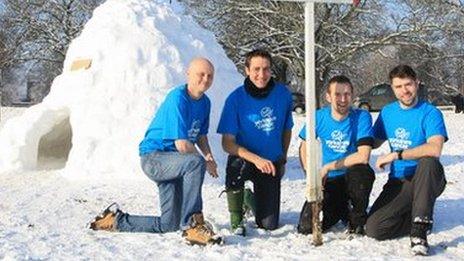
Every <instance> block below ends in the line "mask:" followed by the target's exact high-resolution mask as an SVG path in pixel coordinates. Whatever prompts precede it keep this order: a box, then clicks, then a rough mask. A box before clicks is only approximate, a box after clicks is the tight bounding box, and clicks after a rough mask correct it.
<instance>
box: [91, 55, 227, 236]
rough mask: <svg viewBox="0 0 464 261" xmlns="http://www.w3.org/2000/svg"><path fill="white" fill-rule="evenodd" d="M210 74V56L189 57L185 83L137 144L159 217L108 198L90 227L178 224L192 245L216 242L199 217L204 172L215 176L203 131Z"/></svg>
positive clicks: (155, 229)
mask: <svg viewBox="0 0 464 261" xmlns="http://www.w3.org/2000/svg"><path fill="white" fill-rule="evenodd" d="M213 75H214V67H213V65H212V64H211V62H210V61H208V60H207V59H205V58H195V59H193V60H192V61H191V63H190V65H189V67H188V70H187V84H184V85H181V86H178V87H176V88H174V89H173V90H172V91H171V92H170V93H169V94H168V95H167V96H166V99H165V100H164V102H163V103H162V104H161V106H160V107H159V109H158V111H157V112H156V115H155V117H154V118H153V120H152V122H151V123H150V125H149V127H148V130H147V131H146V133H145V137H144V139H143V140H142V142H141V143H140V145H139V154H140V157H141V165H142V169H143V171H144V173H145V174H146V175H147V177H148V178H150V179H151V180H153V181H154V182H155V183H156V184H157V185H158V189H159V199H160V206H161V216H159V217H154V216H137V215H130V214H128V213H124V212H122V211H121V210H119V207H118V205H117V204H116V203H113V204H111V205H110V206H109V207H108V208H107V209H105V210H104V211H103V213H102V214H101V215H100V216H98V217H96V218H95V220H94V221H93V222H92V223H91V228H92V229H94V230H110V231H118V232H149V233H165V232H172V231H176V230H179V229H181V230H182V231H183V233H182V236H183V237H184V238H185V239H186V240H187V241H188V242H189V243H192V244H200V245H206V244H212V243H213V244H214V243H219V242H220V241H221V238H219V237H217V236H216V235H215V234H214V232H213V231H212V230H211V227H210V226H208V225H207V224H206V223H205V222H204V219H203V214H202V207H203V203H202V197H201V187H202V184H203V179H204V175H205V171H208V172H209V174H210V175H211V176H213V177H217V172H216V168H217V166H216V162H215V161H214V158H213V155H212V153H211V149H210V146H209V142H208V138H207V136H206V135H207V133H208V127H209V114H210V109H211V103H210V100H209V98H208V97H207V96H206V94H205V92H206V91H207V90H208V89H209V87H210V86H211V84H212V82H213ZM195 145H197V146H198V148H199V149H200V151H201V153H202V154H203V156H202V155H201V154H200V152H199V151H198V150H197V149H196V148H195Z"/></svg>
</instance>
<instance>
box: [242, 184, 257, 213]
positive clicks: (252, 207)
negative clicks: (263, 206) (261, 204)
mask: <svg viewBox="0 0 464 261" xmlns="http://www.w3.org/2000/svg"><path fill="white" fill-rule="evenodd" d="M250 212H251V213H252V214H253V216H255V217H256V201H255V194H254V193H253V191H251V189H249V188H246V189H245V191H244V193H243V214H244V215H245V216H249V215H251V214H250Z"/></svg>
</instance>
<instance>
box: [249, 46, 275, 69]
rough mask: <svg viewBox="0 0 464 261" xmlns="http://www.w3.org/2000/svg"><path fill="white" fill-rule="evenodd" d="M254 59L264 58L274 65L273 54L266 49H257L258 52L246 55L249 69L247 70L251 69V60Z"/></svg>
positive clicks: (254, 51)
mask: <svg viewBox="0 0 464 261" xmlns="http://www.w3.org/2000/svg"><path fill="white" fill-rule="evenodd" d="M254 57H263V58H265V59H267V60H268V61H269V63H270V64H271V65H272V57H271V54H270V53H269V52H268V51H266V50H264V49H256V50H253V51H251V52H248V53H247V54H246V55H245V67H247V68H249V67H250V62H251V58H254Z"/></svg>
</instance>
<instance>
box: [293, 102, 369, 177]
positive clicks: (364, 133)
mask: <svg viewBox="0 0 464 261" xmlns="http://www.w3.org/2000/svg"><path fill="white" fill-rule="evenodd" d="M331 111H332V109H331V107H330V106H327V107H323V108H321V109H319V110H317V111H316V137H317V138H318V139H319V140H320V141H321V144H322V164H323V165H325V164H327V163H329V162H332V161H335V160H339V159H342V158H346V157H347V156H349V155H350V154H353V153H355V152H356V151H357V150H358V146H357V143H358V141H359V140H361V139H364V138H372V137H373V134H372V117H371V115H370V114H369V112H367V111H365V110H361V109H351V110H350V112H349V114H348V116H347V117H346V118H344V119H343V120H341V121H338V120H336V119H334V118H333V117H332V113H331ZM300 138H302V139H303V140H306V125H305V126H304V127H303V129H302V130H301V131H300ZM345 173H346V169H337V170H332V171H329V173H328V176H327V177H328V178H329V179H330V178H334V177H338V176H341V175H345Z"/></svg>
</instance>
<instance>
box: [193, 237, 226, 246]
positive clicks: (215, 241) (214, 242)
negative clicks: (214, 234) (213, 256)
mask: <svg viewBox="0 0 464 261" xmlns="http://www.w3.org/2000/svg"><path fill="white" fill-rule="evenodd" d="M185 241H186V242H187V244H188V245H191V246H208V245H223V244H224V240H222V237H219V238H215V239H211V240H209V241H208V242H207V243H205V242H199V241H189V240H185Z"/></svg>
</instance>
